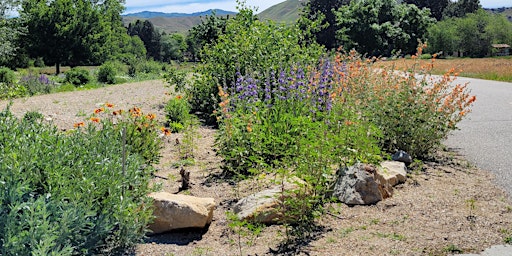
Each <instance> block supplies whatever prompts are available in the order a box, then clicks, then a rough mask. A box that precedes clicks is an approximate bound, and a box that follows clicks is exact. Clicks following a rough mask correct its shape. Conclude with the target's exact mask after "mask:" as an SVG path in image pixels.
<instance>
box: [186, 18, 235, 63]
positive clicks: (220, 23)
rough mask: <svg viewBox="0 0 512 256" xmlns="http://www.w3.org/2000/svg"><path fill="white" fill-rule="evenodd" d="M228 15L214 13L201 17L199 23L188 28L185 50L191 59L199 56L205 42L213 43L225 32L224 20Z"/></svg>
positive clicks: (225, 20)
mask: <svg viewBox="0 0 512 256" xmlns="http://www.w3.org/2000/svg"><path fill="white" fill-rule="evenodd" d="M228 19H229V16H226V17H223V16H217V15H215V13H212V15H208V16H206V17H205V18H204V19H201V23H199V24H198V25H196V26H194V27H193V28H192V29H190V31H189V33H188V35H187V38H186V44H187V51H188V52H189V54H190V55H191V58H192V60H196V59H198V57H199V52H200V51H201V49H202V48H203V47H204V46H205V45H207V44H213V43H215V42H216V41H217V39H218V38H219V36H220V35H222V34H224V33H225V32H226V22H227V20H228Z"/></svg>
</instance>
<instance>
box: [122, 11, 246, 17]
mask: <svg viewBox="0 0 512 256" xmlns="http://www.w3.org/2000/svg"><path fill="white" fill-rule="evenodd" d="M214 12H215V14H217V15H220V16H225V15H234V14H236V12H230V11H224V10H220V9H210V10H207V11H204V12H195V13H178V12H173V13H165V12H149V11H143V12H137V13H128V14H125V15H123V17H137V18H143V19H150V18H157V17H158V18H180V17H199V16H206V15H212V14H213V13H214Z"/></svg>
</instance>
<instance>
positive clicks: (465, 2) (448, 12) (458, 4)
mask: <svg viewBox="0 0 512 256" xmlns="http://www.w3.org/2000/svg"><path fill="white" fill-rule="evenodd" d="M481 8H482V6H481V5H480V0H458V1H455V2H452V1H450V3H449V4H448V6H447V7H446V8H445V10H444V12H443V18H452V17H458V18H461V17H464V16H465V15H466V14H468V13H474V12H476V11H477V10H479V9H481Z"/></svg>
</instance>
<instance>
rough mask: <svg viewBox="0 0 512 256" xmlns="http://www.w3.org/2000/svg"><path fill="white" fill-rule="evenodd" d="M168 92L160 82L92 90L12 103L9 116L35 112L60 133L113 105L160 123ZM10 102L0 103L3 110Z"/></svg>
mask: <svg viewBox="0 0 512 256" xmlns="http://www.w3.org/2000/svg"><path fill="white" fill-rule="evenodd" d="M167 91H169V89H168V88H166V87H165V86H164V82H163V81H162V80H161V79H160V80H151V81H144V82H137V83H128V84H122V85H113V86H108V87H104V88H99V89H95V90H85V91H75V92H63V93H56V94H46V95H39V96H34V97H30V98H21V99H15V100H13V105H12V106H11V112H12V113H14V114H15V115H16V116H18V117H21V116H23V115H24V114H25V113H26V112H28V111H37V112H40V113H42V114H44V115H45V117H46V119H47V120H52V121H53V122H54V123H55V124H56V125H57V126H58V127H59V128H61V129H66V130H67V129H72V128H73V124H75V123H77V122H81V121H84V120H85V119H86V118H87V117H89V116H90V115H91V114H92V113H93V112H94V110H95V109H96V108H98V107H100V106H102V105H103V104H105V103H107V102H108V103H112V104H114V105H115V109H123V110H127V109H129V108H131V107H135V106H136V107H139V108H141V110H142V112H144V113H155V114H157V116H158V118H160V119H161V120H163V118H164V112H163V107H164V104H165V102H166V101H167V100H169V97H170V96H168V95H167V94H166V92H167ZM8 103H9V101H0V110H3V109H4V108H5V107H6V106H7V104H8Z"/></svg>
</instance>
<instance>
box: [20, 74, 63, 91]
mask: <svg viewBox="0 0 512 256" xmlns="http://www.w3.org/2000/svg"><path fill="white" fill-rule="evenodd" d="M19 84H20V85H22V86H23V87H25V88H26V89H27V91H28V94H29V95H30V96H32V95H36V94H47V93H50V92H52V90H53V89H54V88H55V87H56V86H55V83H54V82H53V81H51V80H50V79H49V78H48V76H46V75H44V74H41V75H35V74H33V73H28V74H27V75H24V76H22V77H21V79H20V81H19Z"/></svg>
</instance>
